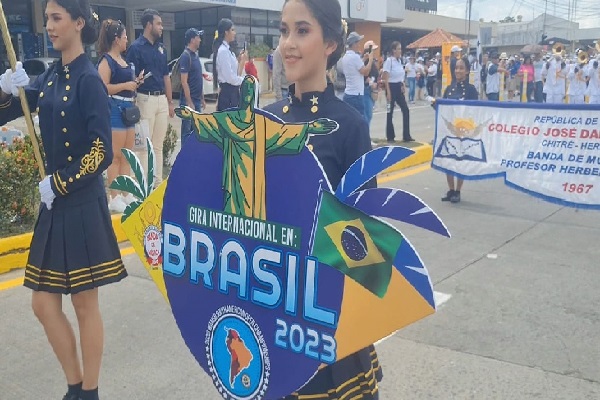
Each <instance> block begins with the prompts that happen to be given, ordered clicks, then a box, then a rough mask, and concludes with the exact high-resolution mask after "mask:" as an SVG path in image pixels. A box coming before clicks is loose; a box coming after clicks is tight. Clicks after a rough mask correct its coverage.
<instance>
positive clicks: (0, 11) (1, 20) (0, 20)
mask: <svg viewBox="0 0 600 400" xmlns="http://www.w3.org/2000/svg"><path fill="white" fill-rule="evenodd" d="M0 30H1V31H2V40H3V41H4V47H6V53H7V55H8V61H9V62H10V67H11V68H12V70H13V71H15V70H16V68H17V55H16V54H15V49H14V47H13V45H12V41H11V40H10V33H9V32H8V24H7V22H6V15H5V14H4V8H3V7H2V0H0ZM19 99H20V100H21V107H22V108H23V116H24V117H25V122H26V123H27V130H28V131H29V137H30V138H31V144H32V145H33V154H34V156H35V161H36V162H37V165H38V171H39V173H40V178H41V179H44V177H45V176H46V173H45V172H44V162H43V160H42V153H40V145H39V143H38V141H37V136H36V135H35V128H34V127H33V119H32V118H31V112H30V110H29V103H27V96H26V94H25V89H23V87H20V88H19Z"/></svg>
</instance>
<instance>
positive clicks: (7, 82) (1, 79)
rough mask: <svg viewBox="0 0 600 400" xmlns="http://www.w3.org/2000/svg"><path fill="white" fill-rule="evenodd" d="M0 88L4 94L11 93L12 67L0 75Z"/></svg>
mask: <svg viewBox="0 0 600 400" xmlns="http://www.w3.org/2000/svg"><path fill="white" fill-rule="evenodd" d="M0 89H1V90H2V91H3V92H4V93H6V94H12V69H10V68H9V69H7V70H6V72H4V73H3V74H2V75H0Z"/></svg>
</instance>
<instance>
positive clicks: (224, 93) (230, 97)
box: [217, 83, 240, 111]
mask: <svg viewBox="0 0 600 400" xmlns="http://www.w3.org/2000/svg"><path fill="white" fill-rule="evenodd" d="M219 87H220V88H221V90H220V91H219V98H218V100H217V111H223V110H227V109H229V108H237V107H239V106H240V87H239V86H233V85H230V84H229V83H219Z"/></svg>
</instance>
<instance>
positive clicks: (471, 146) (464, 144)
mask: <svg viewBox="0 0 600 400" xmlns="http://www.w3.org/2000/svg"><path fill="white" fill-rule="evenodd" d="M441 119H442V120H443V121H444V125H445V126H446V129H448V132H449V135H448V136H447V137H445V138H443V139H442V140H441V141H440V144H439V146H438V148H437V150H436V152H435V156H436V157H439V158H451V159H453V160H457V161H460V160H470V161H479V162H486V156H485V147H484V145H483V141H482V140H481V138H479V139H476V137H478V136H479V135H481V132H482V131H483V129H484V128H485V126H486V124H487V123H483V124H476V123H475V121H474V120H473V118H454V120H450V121H449V120H448V119H446V117H443V116H442V117H441Z"/></svg>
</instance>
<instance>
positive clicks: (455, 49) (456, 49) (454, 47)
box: [450, 45, 462, 53]
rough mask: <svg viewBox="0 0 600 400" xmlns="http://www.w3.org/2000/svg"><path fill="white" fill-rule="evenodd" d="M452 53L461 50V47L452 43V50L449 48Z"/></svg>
mask: <svg viewBox="0 0 600 400" xmlns="http://www.w3.org/2000/svg"><path fill="white" fill-rule="evenodd" d="M450 51H451V52H452V53H456V52H461V51H462V49H461V48H460V46H457V45H454V46H452V50H450Z"/></svg>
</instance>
